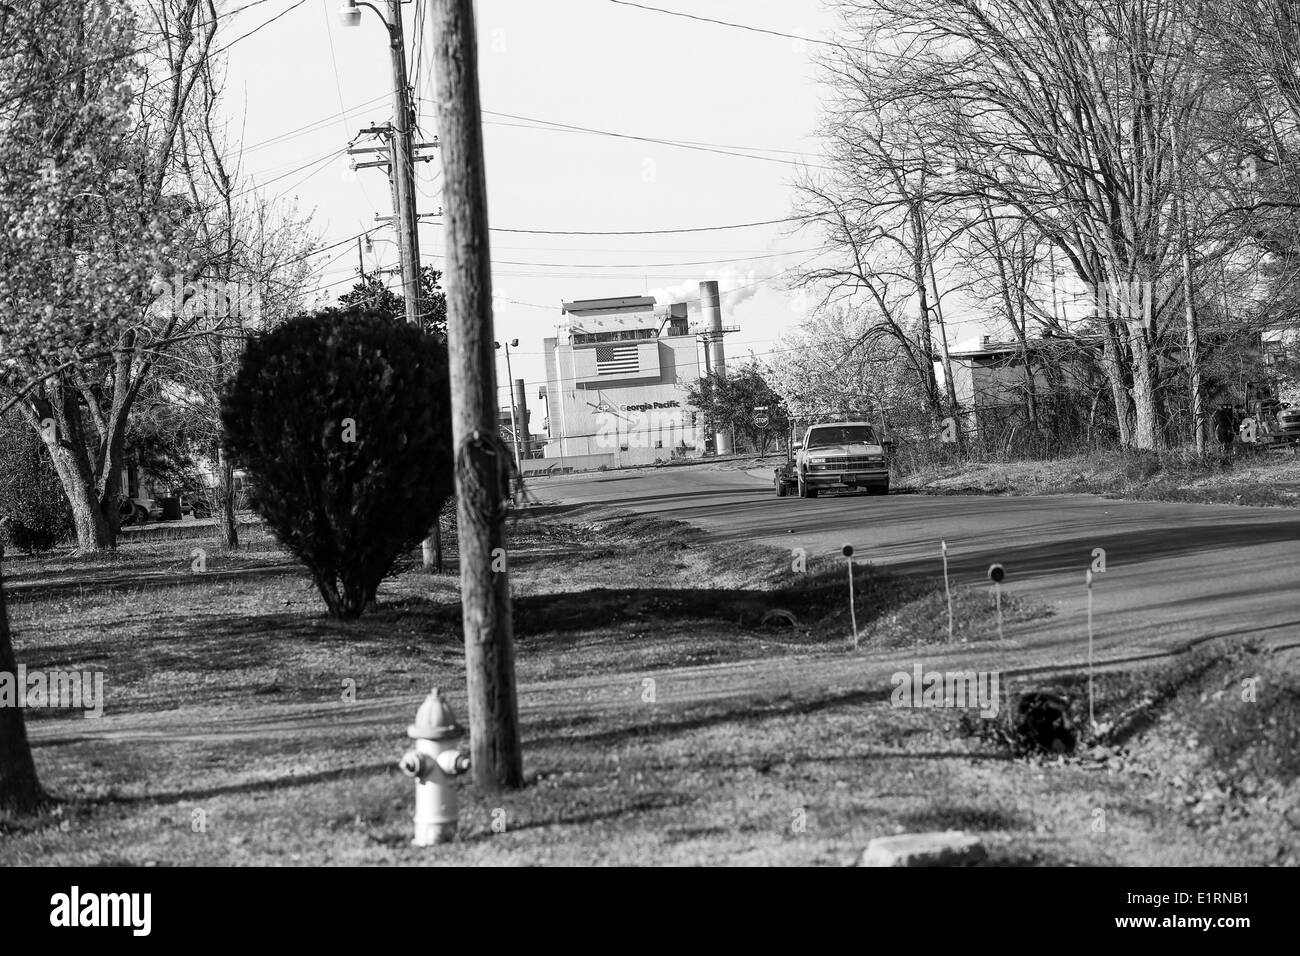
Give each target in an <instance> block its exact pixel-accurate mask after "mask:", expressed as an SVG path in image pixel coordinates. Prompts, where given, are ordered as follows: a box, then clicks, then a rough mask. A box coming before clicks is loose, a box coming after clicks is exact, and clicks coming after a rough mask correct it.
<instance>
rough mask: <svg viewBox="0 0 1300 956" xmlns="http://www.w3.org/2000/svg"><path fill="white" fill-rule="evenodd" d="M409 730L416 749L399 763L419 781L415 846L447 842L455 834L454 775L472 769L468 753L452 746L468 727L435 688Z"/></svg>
mask: <svg viewBox="0 0 1300 956" xmlns="http://www.w3.org/2000/svg"><path fill="white" fill-rule="evenodd" d="M406 733H407V736H409V737H411V738H412V739H413V740H414V741H415V749H414V750H408V751H407V752H406V753H405V754H403V755H402V759H401V760H400V761H399V762H398V766H399V767H401V769H402V773H404V774H406V775H407V776H408V777H414V778H415V781H416V783H415V839H413V840H412V841H411V842H412V843H414V844H415V845H416V846H433V845H434V844H435V843H446V842H447V841H449V840H451V839H452V838H454V837H455V836H456V815H457V806H456V782H455V780H454V778H455V777H457V776H459V775H460V774H462V773H464V772H465V771H466V770H468V769H469V754H463V753H461V752H460V751H459V750H457V749H456V748H455V746H453V741H456V740H459V739H460V738H461V737H462V736H464V734H465V729H464V728H463V727H461V726H460V724H458V723H456V715H455V714H453V713H452V710H451V708H450V707H449V706H448V705H447V704H446V703H445V702H444V701H443V699H442V695H441V694H440V693H439V692H438V688H436V687H435V688H434V689H433V690H431V691H430V692H429V696H428V697H426V698H425V699H424V703H423V704H421V705H420V709H419V710H418V711H417V712H416V714H415V723H413V724H411V726H410V727H407V728H406Z"/></svg>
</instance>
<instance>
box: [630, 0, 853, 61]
mask: <svg viewBox="0 0 1300 956" xmlns="http://www.w3.org/2000/svg"><path fill="white" fill-rule="evenodd" d="M609 2H610V3H614V4H617V5H618V6H620V7H636V8H637V9H638V10H648V11H650V12H651V13H664V14H667V15H668V16H670V17H682V18H684V19H686V20H698V21H699V22H700V23H712V24H715V25H716V26H720V27H732V28H733V29H736V30H747V31H749V32H750V33H766V34H768V35H769V36H774V37H785V38H787V39H790V40H802V41H803V42H804V43H815V44H817V45H819V46H829V47H834V48H835V49H843V45H842V44H839V43H836V42H834V41H833V40H819V39H817V38H816V37H807V36H801V35H800V34H798V33H783V32H782V31H780V30H768V29H765V28H763V27H754V26H750V25H749V24H747V23H733V22H731V21H729V20H715V19H713V18H712V17H700V16H696V15H695V14H693V13H683V12H682V11H680V10H666V9H664V8H663V7H651V6H647V5H646V4H644V3H632V2H630V0H609Z"/></svg>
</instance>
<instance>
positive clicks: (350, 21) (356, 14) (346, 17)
mask: <svg viewBox="0 0 1300 956" xmlns="http://www.w3.org/2000/svg"><path fill="white" fill-rule="evenodd" d="M339 22H340V23H342V24H343V25H344V26H345V27H359V26H361V10H360V9H358V8H357V3H356V0H348V2H347V3H345V4H344V5H343V6H342V7H340V8H339Z"/></svg>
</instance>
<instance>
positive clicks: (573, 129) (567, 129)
mask: <svg viewBox="0 0 1300 956" xmlns="http://www.w3.org/2000/svg"><path fill="white" fill-rule="evenodd" d="M483 112H485V113H490V114H492V115H494V116H505V117H507V118H510V119H521V120H526V121H527V122H531V123H541V124H545V125H542V126H528V125H525V124H522V123H492V124H491V125H495V126H509V127H512V128H514V129H534V130H540V131H543V132H556V133H584V134H589V135H594V136H607V137H610V138H611V139H626V140H632V141H634V142H638V143H655V144H656V145H660V146H672V147H675V148H677V149H690V150H695V151H696V152H701V153H716V154H717V155H719V156H734V157H736V158H738V159H754V160H758V161H760V162H765V163H780V164H782V165H783V166H797V167H800V168H809V169H830V168H831V167H829V166H823V165H821V164H819V163H807V162H797V161H795V160H792V159H781V158H780V157H779V156H755V155H753V153H746V152H737V150H743V149H750V150H755V151H757V150H759V149H762V147H747V146H725V145H721V144H713V143H698V142H692V141H690V140H672V139H662V138H659V137H655V136H637V135H634V134H632V133H616V132H613V131H611V130H603V129H593V128H591V127H587V126H573V125H571V124H568V123H556V122H552V121H550V120H541V119H534V118H533V117H528V116H515V115H513V114H510V113H498V112H496V111H495V110H484V111H483ZM489 122H490V121H489ZM766 151H767V152H782V153H790V154H792V155H802V154H800V153H798V152H797V151H796V150H766Z"/></svg>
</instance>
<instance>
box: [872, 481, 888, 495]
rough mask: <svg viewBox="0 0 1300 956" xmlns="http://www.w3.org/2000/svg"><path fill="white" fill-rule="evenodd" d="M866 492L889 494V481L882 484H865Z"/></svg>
mask: <svg viewBox="0 0 1300 956" xmlns="http://www.w3.org/2000/svg"><path fill="white" fill-rule="evenodd" d="M867 494H869V495H887V494H889V483H888V482H886V483H885V484H883V485H867Z"/></svg>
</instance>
